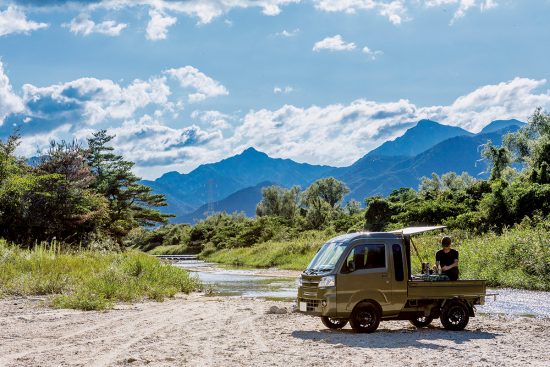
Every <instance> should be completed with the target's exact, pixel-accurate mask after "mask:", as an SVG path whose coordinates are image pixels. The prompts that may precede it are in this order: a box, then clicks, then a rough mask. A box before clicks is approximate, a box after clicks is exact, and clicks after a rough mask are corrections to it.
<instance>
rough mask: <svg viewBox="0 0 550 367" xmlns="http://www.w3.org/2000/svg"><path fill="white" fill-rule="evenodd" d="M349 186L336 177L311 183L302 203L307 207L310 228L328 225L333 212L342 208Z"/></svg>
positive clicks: (303, 195) (304, 193)
mask: <svg viewBox="0 0 550 367" xmlns="http://www.w3.org/2000/svg"><path fill="white" fill-rule="evenodd" d="M348 192H349V189H348V187H347V186H346V185H345V184H344V183H343V182H342V181H338V180H337V179H335V178H334V177H328V178H322V179H319V180H317V181H315V182H314V183H312V184H311V186H309V187H308V188H307V190H305V191H304V192H303V194H302V204H303V205H304V206H305V208H306V209H307V213H306V222H307V223H308V225H309V227H310V228H313V229H320V228H323V227H324V226H326V225H327V224H328V222H329V219H330V218H331V215H332V212H333V211H335V210H338V209H340V204H341V203H342V200H343V199H344V196H345V195H346V194H347V193H348Z"/></svg>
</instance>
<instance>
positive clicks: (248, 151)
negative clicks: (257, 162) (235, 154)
mask: <svg viewBox="0 0 550 367" xmlns="http://www.w3.org/2000/svg"><path fill="white" fill-rule="evenodd" d="M240 155H244V156H252V155H262V156H267V154H265V153H264V152H260V151H259V150H257V149H256V148H254V147H248V148H246V149H245V150H243V152H242V153H241V154H240Z"/></svg>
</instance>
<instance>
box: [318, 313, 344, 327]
mask: <svg viewBox="0 0 550 367" xmlns="http://www.w3.org/2000/svg"><path fill="white" fill-rule="evenodd" d="M321 321H322V322H323V325H325V326H326V327H328V328H329V329H341V328H343V327H344V326H346V325H347V324H348V320H346V319H333V318H332V317H328V316H322V317H321Z"/></svg>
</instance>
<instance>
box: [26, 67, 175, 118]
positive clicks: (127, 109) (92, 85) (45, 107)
mask: <svg viewBox="0 0 550 367" xmlns="http://www.w3.org/2000/svg"><path fill="white" fill-rule="evenodd" d="M169 95H170V88H169V87H168V86H167V85H166V78H165V77H153V78H151V79H149V80H147V81H143V80H139V79H136V80H134V81H133V82H132V83H131V84H130V85H128V86H126V87H123V86H121V85H119V84H117V83H115V82H113V81H112V80H109V79H103V80H100V79H96V78H81V79H77V80H74V81H71V82H68V83H63V84H54V85H51V86H47V87H36V86H34V85H31V84H25V85H23V100H24V103H25V106H26V113H27V114H28V115H29V116H30V117H32V118H39V119H46V120H55V121H58V122H59V123H66V122H71V121H72V122H81V123H83V124H87V125H94V124H96V123H98V122H102V121H104V120H108V119H126V118H130V117H132V116H133V114H134V113H135V112H136V111H137V110H138V109H140V108H144V107H145V106H147V105H150V104H157V105H165V104H167V103H168V96H169Z"/></svg>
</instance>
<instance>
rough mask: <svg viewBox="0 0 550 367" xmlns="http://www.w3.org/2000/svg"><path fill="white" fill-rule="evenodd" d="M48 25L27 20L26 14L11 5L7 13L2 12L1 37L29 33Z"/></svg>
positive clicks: (0, 22)
mask: <svg viewBox="0 0 550 367" xmlns="http://www.w3.org/2000/svg"><path fill="white" fill-rule="evenodd" d="M47 27H48V24H46V23H38V22H33V21H31V20H27V16H26V15H25V13H24V12H23V11H22V10H20V9H18V8H17V7H16V6H13V5H10V6H8V8H7V9H6V10H5V11H0V37H1V36H5V35H8V34H11V33H29V32H31V31H35V30H37V29H41V28H47Z"/></svg>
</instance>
